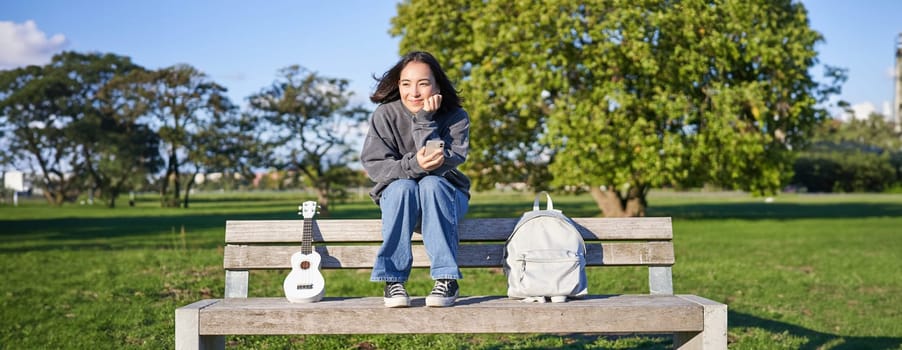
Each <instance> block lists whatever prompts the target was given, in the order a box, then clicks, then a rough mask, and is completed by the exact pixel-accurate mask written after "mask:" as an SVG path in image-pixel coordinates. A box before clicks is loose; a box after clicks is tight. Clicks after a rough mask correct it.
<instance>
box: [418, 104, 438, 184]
mask: <svg viewBox="0 0 902 350" xmlns="http://www.w3.org/2000/svg"><path fill="white" fill-rule="evenodd" d="M439 100H441V97H439ZM417 163H418V164H420V168H423V170H426V171H433V170H435V169H438V167H440V166H442V164H444V163H445V152H444V151H443V150H441V149H434V150H431V151H430V150H428V149H426V147H423V148H420V150H419V151H417Z"/></svg>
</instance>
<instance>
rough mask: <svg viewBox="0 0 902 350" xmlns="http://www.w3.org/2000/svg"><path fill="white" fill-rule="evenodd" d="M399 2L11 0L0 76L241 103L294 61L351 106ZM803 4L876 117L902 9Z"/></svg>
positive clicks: (390, 48)
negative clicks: (70, 57)
mask: <svg viewBox="0 0 902 350" xmlns="http://www.w3.org/2000/svg"><path fill="white" fill-rule="evenodd" d="M395 3H396V2H395V1H385V0H377V1H363V0H358V1H350V0H333V1H302V0H290V1H289V0H268V1H254V2H252V1H234V0H218V1H212V0H209V1H207V0H203V1H200V0H196V1H173V0H158V1H130V0H116V1H110V0H104V1H100V0H86V1H72V0H18V1H16V0H7V1H3V2H2V3H0V69H7V68H10V67H15V66H18V65H24V64H29V63H31V64H41V63H46V62H48V61H49V58H50V56H52V55H53V54H54V53H56V52H59V51H62V50H75V51H81V52H87V51H100V52H111V53H116V54H120V55H126V56H129V57H131V58H132V59H133V60H134V61H135V62H136V63H138V64H141V65H143V66H145V67H148V68H160V67H165V66H170V65H173V64H176V63H188V64H190V65H192V66H194V67H196V68H198V69H200V70H202V71H204V72H206V73H207V74H208V75H210V77H211V78H212V79H213V80H215V81H216V82H218V83H220V84H223V85H225V86H226V87H228V88H229V95H230V97H231V98H232V99H233V100H234V101H235V102H238V103H241V104H243V101H244V98H245V97H247V96H248V95H250V94H252V93H255V92H257V91H259V90H260V89H262V88H263V87H265V86H268V85H269V84H271V83H272V82H273V80H274V79H275V78H276V74H277V71H278V70H279V69H281V68H284V67H287V66H289V65H292V64H300V65H301V66H304V67H306V68H308V69H310V70H312V71H316V72H318V73H319V74H321V75H325V76H329V77H337V78H345V79H348V80H350V81H351V89H352V90H353V91H354V92H355V96H356V97H355V100H356V101H358V102H364V101H366V97H367V96H368V95H369V93H370V92H371V90H372V88H373V82H374V81H373V79H372V76H373V74H377V75H380V74H381V73H382V72H383V71H385V70H386V69H387V68H389V67H390V66H391V65H392V64H393V63H394V62H395V60H396V59H397V58H398V55H399V52H398V42H399V39H398V38H392V37H391V36H389V34H388V29H389V26H390V19H391V17H392V16H394V14H395ZM803 3H804V4H805V6H806V7H807V8H808V10H809V14H810V19H811V26H812V27H813V28H814V29H816V30H818V31H820V32H821V33H822V34H823V35H824V37H825V39H826V41H825V42H824V43H822V44H821V45H820V46H818V47H817V49H818V51H819V52H820V53H821V54H820V59H821V62H822V63H826V64H830V65H834V66H840V67H844V68H847V69H848V70H849V80H848V82H847V83H846V84H845V85H844V87H843V94H842V96H841V98H842V99H844V100H846V101H848V102H850V103H851V104H853V105H855V106H856V109H857V110H859V114H862V113H867V112H868V111H869V110H876V111H877V112H883V110H884V108H888V107H889V105H890V104H891V103H892V101H893V88H894V85H893V78H892V74H893V66H894V62H895V57H894V53H895V49H896V42H897V38H898V35H899V33H902V20H900V19H899V18H902V17H900V16H902V1H900V0H861V1H854V0H805V1H803ZM29 21H30V22H29ZM816 78H820V77H819V76H817V77H816ZM884 106H886V107H884Z"/></svg>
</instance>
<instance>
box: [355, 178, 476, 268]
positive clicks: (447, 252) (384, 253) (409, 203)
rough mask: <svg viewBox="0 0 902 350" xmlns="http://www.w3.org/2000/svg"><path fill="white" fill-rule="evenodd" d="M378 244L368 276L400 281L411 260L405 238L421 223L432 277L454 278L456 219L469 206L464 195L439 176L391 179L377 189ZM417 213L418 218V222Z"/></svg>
mask: <svg viewBox="0 0 902 350" xmlns="http://www.w3.org/2000/svg"><path fill="white" fill-rule="evenodd" d="M379 206H380V208H381V209H382V247H380V248H379V253H378V254H377V255H376V261H375V263H374V264H373V273H372V275H371V276H370V280H371V281H373V282H406V281H407V278H408V277H410V268H411V265H412V263H413V254H412V253H411V250H410V249H411V248H410V247H411V243H410V241H411V238H412V237H413V231H414V229H415V228H416V227H418V226H419V227H421V231H420V232H422V233H423V245H424V246H425V247H426V253H427V254H428V255H429V261H430V275H431V276H432V279H460V278H461V277H462V276H461V273H460V269H459V268H458V266H457V245H458V239H457V224H458V223H459V222H460V221H461V220H462V219H463V217H464V215H465V214H466V213H467V209H468V208H469V198H468V197H467V195H466V194H465V193H463V192H462V191H460V190H458V189H457V188H455V187H454V186H453V185H451V183H450V182H448V180H446V179H445V178H444V177H441V176H433V175H430V176H426V177H424V178H422V179H420V180H419V181H417V180H410V179H401V180H395V181H394V182H392V183H391V184H390V185H388V187H387V188H386V189H385V190H384V191H383V192H382V196H381V198H380V200H379ZM421 219H422V222H421Z"/></svg>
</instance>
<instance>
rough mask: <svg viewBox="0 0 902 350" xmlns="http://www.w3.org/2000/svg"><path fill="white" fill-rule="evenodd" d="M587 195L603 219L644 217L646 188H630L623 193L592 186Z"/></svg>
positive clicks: (641, 186) (642, 186)
mask: <svg viewBox="0 0 902 350" xmlns="http://www.w3.org/2000/svg"><path fill="white" fill-rule="evenodd" d="M589 193H590V194H592V198H593V199H595V203H596V204H597V205H598V208H599V209H601V213H602V215H604V216H605V217H609V218H614V217H636V216H645V207H646V206H647V205H648V202H647V201H646V198H645V197H646V196H647V195H648V186H645V185H640V186H631V187H630V188H628V189H627V190H626V191H625V193H621V192H620V191H617V190H613V189H610V188H607V187H604V186H593V187H591V188H590V190H589Z"/></svg>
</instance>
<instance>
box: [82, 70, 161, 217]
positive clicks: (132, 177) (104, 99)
mask: <svg viewBox="0 0 902 350" xmlns="http://www.w3.org/2000/svg"><path fill="white" fill-rule="evenodd" d="M143 74H146V72H145V71H144V70H143V68H142V69H135V70H132V71H131V72H130V73H125V74H119V75H117V76H116V77H115V78H113V79H112V80H110V81H109V82H108V83H107V84H106V85H105V86H103V88H101V89H100V91H99V93H98V94H97V96H96V98H94V102H92V104H95V105H96V106H97V107H96V113H95V116H94V117H93V118H91V119H88V120H86V122H85V123H83V125H82V128H83V129H84V130H83V132H80V133H79V134H80V135H83V136H82V138H83V139H84V142H85V143H86V144H87V145H90V147H86V148H91V149H94V152H93V154H92V155H90V156H86V160H87V166H86V168H87V170H88V172H89V174H90V175H91V178H93V179H94V183H95V184H96V186H97V188H99V189H100V194H101V197H102V198H104V199H105V200H106V203H107V206H108V207H110V208H112V207H115V206H116V199H117V198H118V197H119V195H120V194H121V193H122V192H124V191H126V190H134V189H136V188H139V187H141V185H142V184H143V183H144V182H145V181H146V179H147V178H149V177H150V176H152V175H153V174H155V173H156V172H158V171H159V170H160V169H161V168H162V165H163V159H162V158H161V156H160V137H159V135H158V134H157V133H156V132H155V131H154V130H153V129H152V128H151V127H150V126H149V125H147V124H144V123H143V122H142V121H141V120H142V119H143V117H144V116H145V115H146V113H147V105H146V104H145V103H142V101H141V99H140V98H137V94H138V93H139V91H140V87H141V86H140V84H141V82H140V78H141V76H142V75H143Z"/></svg>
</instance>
